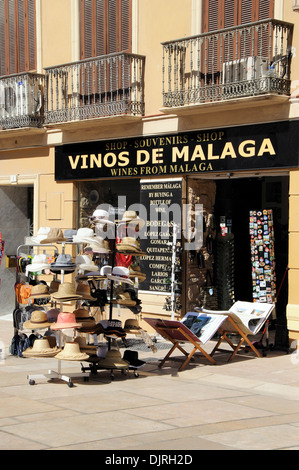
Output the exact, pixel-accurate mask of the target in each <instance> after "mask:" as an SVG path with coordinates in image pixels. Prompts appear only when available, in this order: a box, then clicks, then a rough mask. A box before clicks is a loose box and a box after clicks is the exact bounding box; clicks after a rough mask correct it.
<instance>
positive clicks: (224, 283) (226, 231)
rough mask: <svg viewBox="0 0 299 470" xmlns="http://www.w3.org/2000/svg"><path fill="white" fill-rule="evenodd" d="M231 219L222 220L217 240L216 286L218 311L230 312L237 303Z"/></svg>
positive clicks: (224, 218) (223, 218)
mask: <svg viewBox="0 0 299 470" xmlns="http://www.w3.org/2000/svg"><path fill="white" fill-rule="evenodd" d="M231 225H232V224H231V219H227V220H226V217H221V218H220V233H219V234H218V235H217V239H216V270H215V275H216V285H217V294H218V309H220V310H229V309H230V307H231V306H232V305H233V303H234V302H235V284H234V277H235V262H234V248H235V245H234V235H233V233H232V231H231Z"/></svg>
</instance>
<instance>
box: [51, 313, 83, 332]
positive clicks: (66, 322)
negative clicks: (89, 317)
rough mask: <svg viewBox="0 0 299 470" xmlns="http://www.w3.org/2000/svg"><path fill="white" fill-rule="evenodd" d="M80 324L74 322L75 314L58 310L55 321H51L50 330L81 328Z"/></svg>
mask: <svg viewBox="0 0 299 470" xmlns="http://www.w3.org/2000/svg"><path fill="white" fill-rule="evenodd" d="M81 326H82V324H81V323H78V322H76V315H75V314H74V313H69V312H60V313H59V314H58V315H57V321H56V322H55V323H53V324H52V325H51V326H50V328H51V330H63V329H64V328H81Z"/></svg>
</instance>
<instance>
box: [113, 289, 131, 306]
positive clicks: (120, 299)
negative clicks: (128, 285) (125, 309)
mask: <svg viewBox="0 0 299 470" xmlns="http://www.w3.org/2000/svg"><path fill="white" fill-rule="evenodd" d="M112 303H113V304H118V305H127V306H134V305H136V301H135V300H132V299H131V296H130V293H129V292H121V293H120V294H118V295H117V296H116V299H113V300H112Z"/></svg>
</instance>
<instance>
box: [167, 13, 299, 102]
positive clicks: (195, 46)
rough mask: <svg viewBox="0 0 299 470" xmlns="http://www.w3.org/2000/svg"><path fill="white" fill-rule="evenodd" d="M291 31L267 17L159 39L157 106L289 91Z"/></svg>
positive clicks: (287, 93)
mask: <svg viewBox="0 0 299 470" xmlns="http://www.w3.org/2000/svg"><path fill="white" fill-rule="evenodd" d="M292 34H293V25H292V24H290V23H286V22H282V21H277V20H271V19H269V20H264V21H258V22H255V23H249V24H245V25H242V26H236V27H232V28H227V29H223V30H218V31H214V32H212V33H205V34H200V35H198V36H192V37H186V38H183V39H178V40H175V41H168V42H163V43H162V46H163V64H162V69H163V70H162V72H163V84H162V93H163V106H164V107H168V108H171V107H180V106H187V105H192V104H200V103H210V102H215V101H223V100H229V99H232V98H241V97H245V96H246V97H248V96H256V95H261V94H265V93H274V94H282V95H289V94H290V68H291V58H292Z"/></svg>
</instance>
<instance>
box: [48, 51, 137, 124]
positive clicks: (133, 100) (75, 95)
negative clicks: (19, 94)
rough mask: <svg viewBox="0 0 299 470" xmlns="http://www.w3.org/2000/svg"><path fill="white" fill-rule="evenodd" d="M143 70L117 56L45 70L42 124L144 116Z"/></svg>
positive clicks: (133, 59) (129, 56)
mask: <svg viewBox="0 0 299 470" xmlns="http://www.w3.org/2000/svg"><path fill="white" fill-rule="evenodd" d="M144 67H145V58H144V57H143V56H140V55H136V54H129V53H119V54H109V55H106V56H100V57H95V58H92V59H86V60H81V61H78V62H72V63H69V64H64V65H60V66H55V67H48V68H45V124H47V125H50V124H58V123H66V122H73V121H83V120H90V119H96V118H103V117H110V116H118V115H127V116H128V115H129V116H142V115H144Z"/></svg>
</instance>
